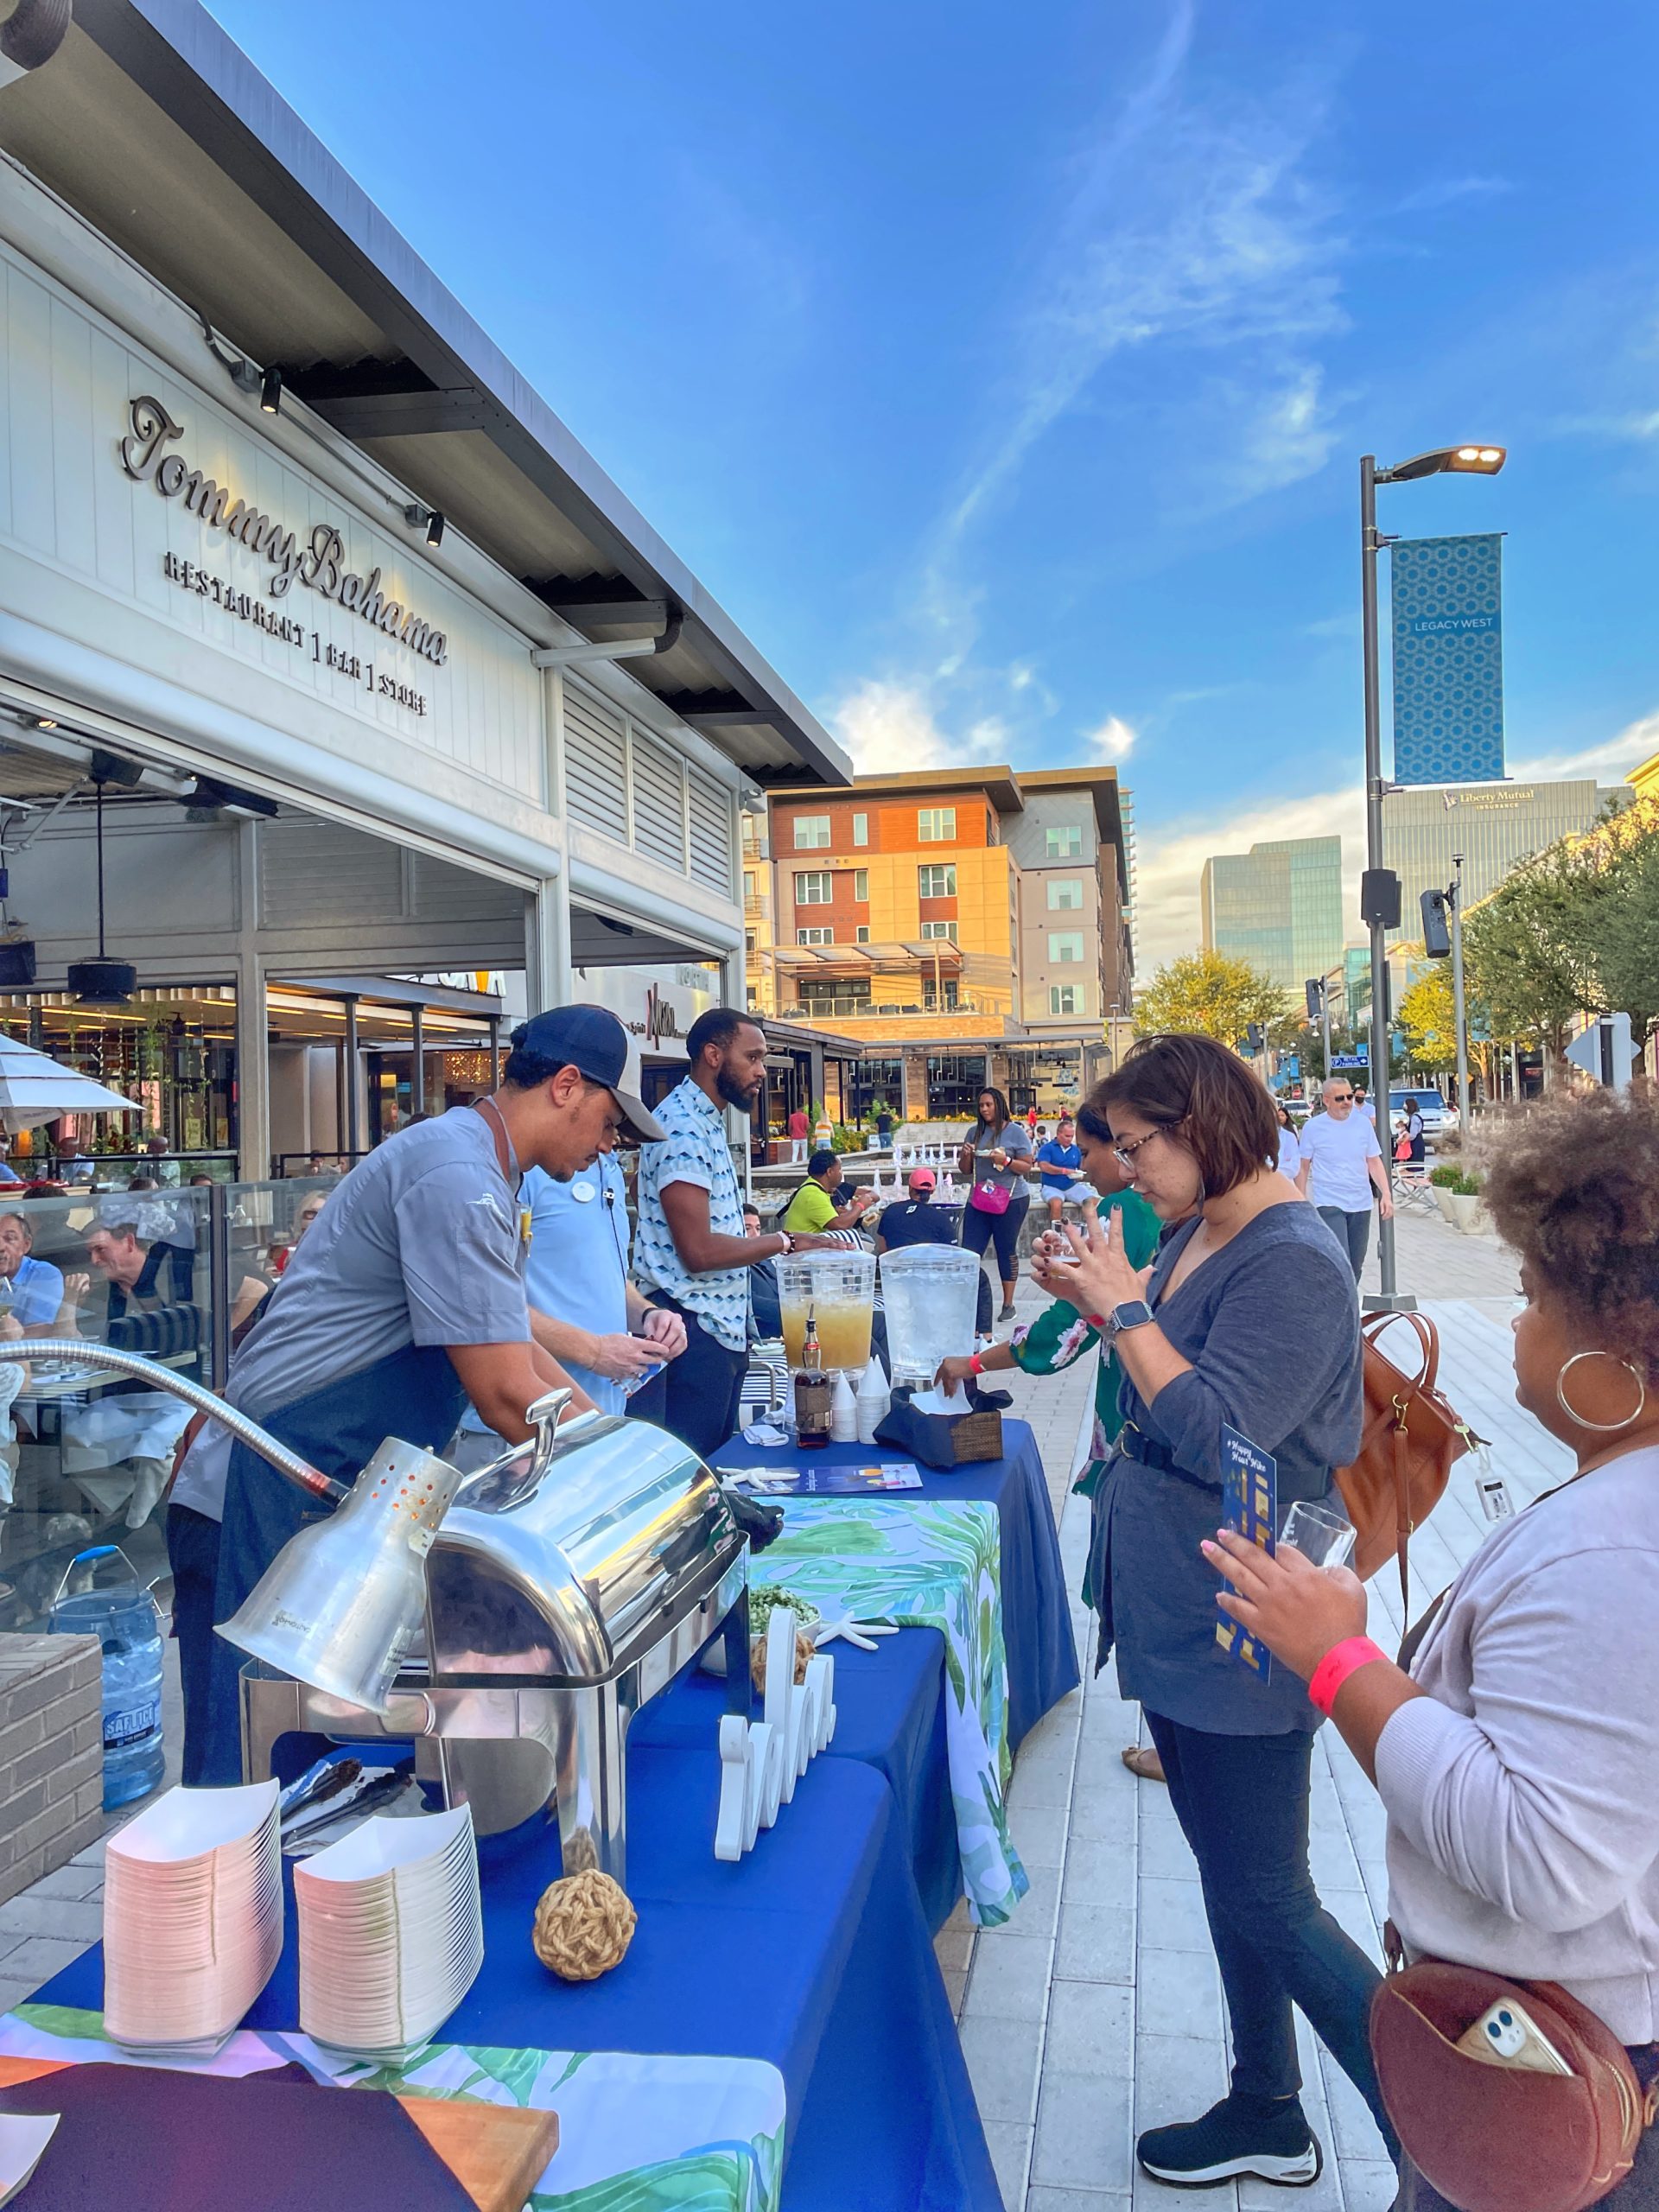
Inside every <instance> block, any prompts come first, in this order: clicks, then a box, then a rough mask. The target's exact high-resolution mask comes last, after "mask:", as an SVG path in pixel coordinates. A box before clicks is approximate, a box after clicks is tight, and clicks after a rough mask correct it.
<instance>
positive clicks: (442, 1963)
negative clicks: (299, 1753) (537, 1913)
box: [294, 1805, 484, 2061]
mask: <svg viewBox="0 0 1659 2212" xmlns="http://www.w3.org/2000/svg"><path fill="white" fill-rule="evenodd" d="M294 1897H295V1904H296V1908H297V1910H298V1913H299V1923H300V2026H301V2028H302V2030H303V2031H304V2032H305V2033H306V2034H307V2035H308V2036H310V2037H313V2038H314V2039H315V2041H316V2042H318V2043H321V2044H327V2045H328V2047H329V2048H330V2049H331V2050H339V2051H344V2052H349V2053H350V2054H351V2055H352V2056H353V2057H359V2058H376V2059H384V2060H388V2061H391V2060H395V2059H397V2058H398V2057H400V2056H404V2054H406V2053H407V2052H409V2051H410V2050H415V2049H417V2048H418V2047H419V2046H420V2045H421V2044H424V2043H428V2042H429V2041H430V2040H431V2038H432V2037H433V2036H434V2035H435V2033H436V2031H437V2030H438V2029H439V2028H440V2027H441V2026H442V2024H443V2023H444V2021H445V2020H447V2019H448V2017H449V2015H450V2014H451V2013H452V2012H454V2009H455V2007H456V2005H459V2004H460V2002H461V1999H462V1998H463V1997H464V1996H465V1995H466V1994H467V1991H468V1990H469V1989H470V1988H471V1987H472V1986H473V1983H474V1980H475V1979H476V1978H477V1974H478V1970H479V1968H480V1967H481V1966H482V1965H483V1963H484V1920H483V1912H482V1908H481V1904H480V1897H479V1887H478V1849H477V1846H476V1844H475V1843H474V1840H473V1816H472V1813H471V1810H470V1808H468V1807H467V1806H465V1805H458V1806H456V1808H454V1811H453V1812H450V1813H432V1814H427V1815H420V1816H418V1817H416V1818H414V1819H410V1820H367V1821H364V1823H363V1825H362V1826H361V1827H358V1828H354V1829H353V1831H352V1833H351V1834H350V1835H348V1836H345V1837H342V1839H341V1840H340V1842H338V1843H335V1844H331V1845H330V1846H329V1847H328V1848H327V1851H320V1852H318V1853H317V1854H316V1856H315V1858H314V1859H306V1860H304V1861H303V1862H302V1864H300V1865H299V1866H296V1868H295V1870H294Z"/></svg>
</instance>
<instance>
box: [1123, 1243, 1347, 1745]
mask: <svg viewBox="0 0 1659 2212" xmlns="http://www.w3.org/2000/svg"><path fill="white" fill-rule="evenodd" d="M1196 1229H1197V1223H1196V1222H1194V1223H1192V1224H1188V1225H1187V1226H1186V1227H1185V1228H1183V1229H1180V1230H1177V1231H1176V1232H1175V1234H1174V1235H1173V1236H1171V1237H1170V1238H1169V1239H1168V1241H1167V1242H1166V1243H1165V1245H1164V1247H1163V1249H1162V1250H1161V1251H1160V1253H1159V1255H1158V1260H1157V1264H1156V1266H1155V1267H1154V1270H1153V1277H1152V1289H1151V1293H1150V1295H1151V1298H1152V1300H1153V1302H1154V1305H1155V1306H1157V1308H1158V1320H1159V1323H1160V1326H1161V1327H1162V1329H1163V1332H1164V1334H1165V1336H1166V1337H1167V1338H1168V1339H1169V1341H1170V1343H1171V1344H1173V1346H1174V1348H1175V1350H1176V1351H1178V1352H1179V1353H1180V1354H1181V1356H1182V1357H1184V1358H1185V1359H1189V1360H1191V1361H1192V1371H1191V1372H1190V1373H1189V1374H1185V1375H1180V1376H1177V1377H1176V1379H1175V1380H1174V1381H1173V1383H1167V1384H1166V1386H1165V1387H1164V1389H1161V1390H1160V1392H1159V1393H1158V1396H1157V1399H1156V1401H1155V1402H1154V1404H1153V1405H1151V1406H1148V1405H1147V1403H1146V1402H1145V1401H1144V1399H1142V1398H1141V1395H1139V1393H1138V1392H1137V1391H1136V1390H1135V1386H1134V1384H1133V1383H1130V1382H1129V1381H1128V1379H1127V1378H1126V1379H1125V1381H1124V1384H1123V1388H1122V1391H1121V1393H1120V1394H1119V1398H1118V1403H1119V1405H1120V1407H1121V1408H1122V1411H1123V1413H1124V1414H1125V1415H1126V1416H1127V1417H1128V1419H1130V1420H1132V1421H1134V1422H1135V1425H1136V1427H1139V1428H1140V1429H1141V1430H1142V1431H1143V1432H1144V1433H1145V1434H1146V1435H1147V1436H1148V1437H1149V1438H1151V1439H1152V1440H1154V1442H1155V1443H1158V1444H1160V1445H1162V1446H1164V1447H1165V1448H1166V1450H1167V1451H1169V1452H1171V1453H1172V1454H1173V1459H1174V1462H1175V1464H1174V1465H1173V1468H1171V1469H1169V1470H1167V1471H1160V1470H1158V1469H1155V1468H1153V1467H1149V1466H1146V1465H1142V1464H1141V1462H1140V1461H1139V1460H1135V1459H1128V1458H1127V1457H1125V1456H1123V1455H1122V1453H1121V1452H1120V1453H1119V1454H1118V1455H1117V1456H1116V1457H1115V1458H1114V1459H1112V1461H1111V1462H1110V1464H1109V1467H1108V1470H1107V1474H1106V1479H1105V1481H1104V1482H1103V1484H1102V1485H1101V1488H1100V1491H1099V1493H1098V1496H1097V1497H1096V1518H1095V1539H1094V1573H1093V1576H1092V1579H1091V1584H1090V1586H1091V1587H1092V1588H1093V1589H1094V1590H1096V1592H1100V1593H1101V1596H1100V1607H1101V1625H1100V1654H1099V1660H1098V1662H1097V1663H1098V1664H1100V1665H1104V1663H1105V1660H1106V1655H1107V1652H1108V1651H1109V1649H1110V1648H1111V1646H1112V1644H1113V1643H1114V1642H1116V1647H1117V1673H1118V1683H1119V1687H1120V1688H1121V1689H1122V1694H1123V1695H1124V1696H1125V1697H1126V1698H1137V1699H1139V1700H1140V1701H1141V1703H1142V1704H1143V1705H1145V1706H1147V1707H1148V1708H1149V1709H1150V1710H1151V1711H1152V1712H1154V1713H1162V1714H1163V1715H1164V1716H1165V1717H1166V1719H1171V1720H1179V1721H1183V1722H1185V1724H1186V1725H1187V1726H1189V1727H1192V1728H1206V1729H1209V1730H1210V1731H1211V1732H1212V1733H1214V1734H1216V1735H1221V1736H1269V1735H1280V1734H1284V1733H1287V1732H1290V1731H1291V1730H1294V1729H1304V1730H1312V1729H1314V1728H1317V1727H1318V1726H1319V1713H1317V1712H1316V1711H1315V1710H1314V1708H1313V1706H1311V1705H1310V1704H1309V1703H1308V1701H1307V1690H1306V1685H1305V1684H1304V1683H1303V1682H1302V1681H1301V1680H1300V1677H1299V1676H1297V1675H1293V1674H1292V1673H1291V1671H1290V1669H1288V1668H1287V1667H1281V1666H1279V1665H1277V1664H1275V1665H1274V1669H1273V1672H1272V1675H1271V1678H1270V1679H1269V1681H1267V1682H1265V1683H1263V1682H1262V1681H1260V1680H1258V1678H1257V1677H1256V1676H1255V1675H1253V1674H1251V1673H1250V1672H1249V1669H1246V1668H1244V1667H1242V1666H1240V1665H1239V1664H1238V1663H1237V1662H1236V1661H1235V1660H1232V1659H1230V1658H1229V1657H1228V1656H1227V1655H1226V1653H1225V1652H1224V1651H1223V1650H1222V1649H1221V1648H1220V1647H1219V1645H1218V1644H1217V1642H1216V1624H1217V1621H1218V1620H1219V1619H1220V1618H1221V1614H1220V1612H1219V1611H1218V1610H1217V1605H1216V1592H1217V1589H1218V1588H1219V1587H1220V1585H1219V1583H1218V1582H1217V1579H1216V1575H1215V1573H1214V1571H1213V1569H1212V1568H1211V1567H1210V1566H1209V1565H1208V1564H1207V1563H1206V1561H1205V1558H1204V1555H1203V1554H1202V1553H1201V1552H1200V1551H1199V1549H1198V1545H1199V1542H1200V1541H1201V1540H1202V1539H1203V1538H1204V1537H1205V1536H1213V1535H1214V1534H1215V1532H1216V1529H1217V1527H1218V1525H1219V1523H1220V1519H1221V1502H1222V1501H1221V1459H1220V1454H1221V1430H1222V1426H1223V1424H1224V1423H1226V1424H1228V1425H1229V1426H1230V1427H1233V1428H1236V1429H1239V1430H1242V1432H1243V1433H1244V1434H1245V1435H1246V1436H1248V1437H1249V1440H1250V1441H1251V1442H1252V1443H1253V1444H1256V1445H1259V1446H1261V1448H1262V1451H1264V1452H1271V1453H1272V1454H1273V1456H1274V1459H1276V1460H1277V1462H1278V1468H1279V1475H1278V1489H1279V1510H1280V1516H1281V1519H1282V1517H1283V1515H1284V1510H1285V1508H1286V1507H1287V1505H1289V1504H1290V1503H1291V1502H1292V1501H1293V1500H1294V1499H1296V1498H1308V1499H1313V1498H1323V1497H1326V1496H1327V1495H1328V1494H1329V1492H1330V1490H1331V1476H1332V1468H1334V1467H1340V1466H1345V1465H1347V1463H1348V1461H1349V1460H1350V1459H1352V1458H1353V1456H1354V1454H1355V1452H1357V1450H1358V1448H1359V1431H1360V1411H1361V1408H1360V1351H1359V1312H1358V1306H1357V1301H1356V1299H1355V1296H1354V1278H1353V1274H1352V1272H1351V1269H1350V1268H1349V1265H1348V1261H1347V1256H1346V1255H1345V1254H1344V1252H1343V1251H1342V1250H1341V1249H1339V1247H1338V1243H1337V1241H1336V1239H1335V1237H1333V1236H1332V1234H1331V1231H1330V1230H1328V1229H1327V1228H1326V1227H1325V1224H1324V1223H1323V1222H1322V1221H1321V1220H1320V1219H1319V1215H1318V1214H1317V1213H1316V1212H1315V1211H1314V1210H1313V1207H1312V1206H1310V1205H1300V1204H1294V1205H1281V1206H1272V1207H1269V1208H1268V1211H1266V1212H1265V1213H1260V1214H1258V1215H1257V1216H1256V1217H1255V1219H1254V1220H1253V1221H1250V1222H1247V1223H1246V1224H1245V1225H1244V1227H1243V1229H1241V1230H1239V1232H1238V1234H1237V1235H1236V1236H1234V1237H1233V1238H1232V1239H1231V1240H1230V1242H1229V1243H1226V1244H1224V1245H1223V1247H1222V1248H1221V1249H1220V1251H1218V1252H1217V1253H1216V1254H1215V1255H1214V1256H1213V1258H1211V1259H1208V1260H1206V1261H1205V1262H1204V1264H1203V1266H1202V1267H1200V1268H1196V1269H1195V1270H1194V1271H1193V1273H1192V1274H1190V1275H1189V1276H1188V1277H1187V1279H1186V1281H1185V1282H1184V1283H1183V1284H1182V1285H1181V1286H1180V1287H1179V1290H1177V1291H1176V1292H1175V1293H1174V1294H1173V1297H1170V1298H1168V1299H1166V1300H1163V1301H1162V1302H1161V1303H1160V1291H1161V1288H1162V1286H1163V1285H1164V1283H1166V1281H1168V1279H1169V1275H1170V1273H1171V1270H1172V1269H1173V1268H1174V1266H1175V1265H1176V1263H1177V1262H1178V1261H1179V1258H1180V1255H1181V1254H1182V1253H1183V1252H1184V1251H1185V1249H1186V1245H1187V1242H1188V1239H1189V1238H1190V1237H1191V1236H1192V1235H1193V1234H1194V1233H1195V1231H1196Z"/></svg>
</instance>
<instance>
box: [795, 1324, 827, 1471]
mask: <svg viewBox="0 0 1659 2212" xmlns="http://www.w3.org/2000/svg"><path fill="white" fill-rule="evenodd" d="M830 1395H831V1391H830V1380H829V1376H827V1375H826V1374H825V1373H824V1371H823V1349H822V1347H821V1346H820V1344H819V1343H818V1325H817V1319H816V1318H815V1316H814V1314H813V1312H812V1309H811V1307H810V1306H808V1308H807V1309H806V1337H805V1340H804V1343H803V1344H802V1346H801V1364H800V1368H799V1370H798V1372H797V1374H796V1376H795V1438H796V1441H797V1443H798V1445H799V1446H800V1447H801V1449H802V1451H803V1452H821V1451H822V1450H823V1447H824V1446H825V1445H827V1444H828V1443H829V1402H830Z"/></svg>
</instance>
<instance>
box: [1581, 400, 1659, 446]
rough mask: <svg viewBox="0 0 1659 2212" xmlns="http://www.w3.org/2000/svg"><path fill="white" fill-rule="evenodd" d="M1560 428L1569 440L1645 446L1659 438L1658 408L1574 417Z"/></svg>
mask: <svg viewBox="0 0 1659 2212" xmlns="http://www.w3.org/2000/svg"><path fill="white" fill-rule="evenodd" d="M1557 427H1558V428H1559V429H1560V430H1562V431H1564V432H1565V433H1566V434H1567V435H1568V436H1570V437H1580V438H1611V439H1615V440H1617V441H1618V442H1621V443H1625V442H1628V443H1631V444H1635V445H1646V444H1647V443H1648V442H1649V440H1651V439H1655V438H1659V408H1638V409H1637V410H1635V411H1634V412H1631V413H1629V414H1624V415H1572V416H1567V418H1566V419H1565V420H1564V421H1563V422H1561V423H1560V424H1559V425H1558V426H1557Z"/></svg>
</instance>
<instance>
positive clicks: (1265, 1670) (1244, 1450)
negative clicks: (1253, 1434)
mask: <svg viewBox="0 0 1659 2212" xmlns="http://www.w3.org/2000/svg"><path fill="white" fill-rule="evenodd" d="M1221 1484H1222V1520H1223V1522H1224V1523H1225V1525H1226V1526H1227V1527H1228V1528H1229V1529H1234V1530H1236V1532H1237V1534H1238V1535H1241V1536H1243V1539H1244V1541H1246V1542H1247V1543H1251V1544H1259V1545H1260V1546H1261V1548H1262V1550H1263V1551H1264V1552H1267V1553H1268V1554H1269V1555H1271V1554H1272V1552H1273V1549H1274V1530H1275V1529H1277V1528H1278V1526H1279V1495H1278V1493H1279V1463H1278V1461H1277V1460H1276V1459H1270V1458H1269V1457H1268V1453H1267V1452H1262V1451H1259V1450H1258V1449H1257V1447H1256V1446H1255V1445H1254V1444H1252V1443H1251V1441H1250V1440H1249V1437H1248V1436H1241V1435H1240V1433H1239V1432H1238V1431H1237V1429H1236V1428H1229V1427H1227V1426H1226V1425H1225V1423H1224V1424H1223V1427H1222V1431H1221ZM1222 1587H1223V1589H1224V1590H1230V1589H1231V1588H1232V1584H1231V1583H1230V1582H1224V1583H1223V1584H1222ZM1216 1642H1217V1643H1218V1644H1219V1645H1220V1646H1221V1648H1222V1649H1223V1650H1224V1652H1225V1653H1226V1654H1227V1656H1229V1658H1230V1659H1234V1660H1236V1662H1238V1664H1239V1665H1240V1666H1241V1667H1248V1668H1249V1669H1250V1672H1251V1673H1252V1674H1253V1675H1260V1676H1261V1677H1262V1681H1264V1682H1265V1681H1267V1680H1268V1677H1269V1675H1271V1674H1272V1672H1273V1654H1272V1653H1271V1652H1270V1651H1269V1650H1268V1649H1267V1648H1266V1646H1265V1645H1264V1644H1260V1643H1257V1642H1256V1640H1255V1637H1253V1636H1250V1635H1248V1634H1247V1633H1246V1631H1245V1630H1244V1627H1243V1623H1242V1622H1239V1621H1236V1620H1234V1619H1233V1618H1232V1616H1231V1615H1230V1614H1228V1613H1224V1614H1223V1615H1222V1617H1221V1618H1220V1619H1219V1620H1218V1621H1217V1623H1216Z"/></svg>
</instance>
